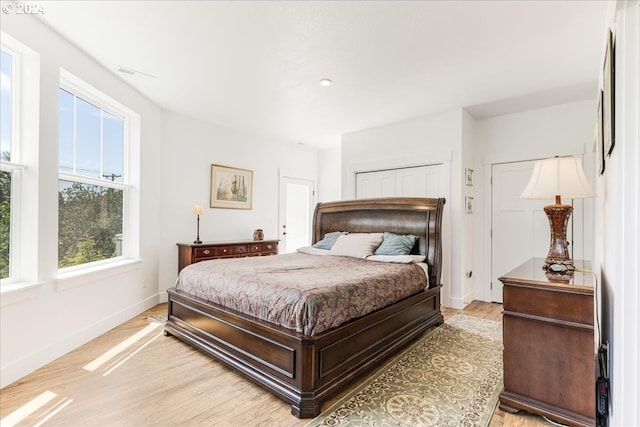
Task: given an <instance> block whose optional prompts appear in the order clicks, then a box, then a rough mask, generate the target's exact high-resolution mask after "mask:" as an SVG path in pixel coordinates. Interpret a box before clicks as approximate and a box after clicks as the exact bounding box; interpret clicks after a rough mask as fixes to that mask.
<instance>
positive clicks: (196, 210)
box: [193, 205, 202, 245]
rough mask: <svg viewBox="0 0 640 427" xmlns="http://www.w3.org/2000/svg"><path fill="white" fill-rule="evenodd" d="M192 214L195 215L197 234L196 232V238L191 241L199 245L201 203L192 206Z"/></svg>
mask: <svg viewBox="0 0 640 427" xmlns="http://www.w3.org/2000/svg"><path fill="white" fill-rule="evenodd" d="M193 214H194V215H196V216H197V218H198V219H197V223H198V225H197V234H196V240H194V241H193V243H195V244H196V245H199V244H201V243H202V240H200V215H201V214H202V205H194V206H193Z"/></svg>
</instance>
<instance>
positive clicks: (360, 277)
mask: <svg viewBox="0 0 640 427" xmlns="http://www.w3.org/2000/svg"><path fill="white" fill-rule="evenodd" d="M426 287H427V276H426V274H425V271H424V269H423V268H422V267H421V266H420V265H418V264H396V263H386V262H375V261H367V260H364V259H357V258H349V257H339V256H329V255H327V256H317V255H307V254H302V253H291V254H282V255H276V256H265V257H250V258H231V259H218V260H213V261H203V262H199V263H196V264H192V265H190V266H188V267H186V268H184V269H183V270H182V271H181V272H180V276H179V277H178V280H177V283H176V288H177V289H178V290H180V291H182V292H184V293H186V294H188V295H192V296H196V297H199V298H203V299H205V300H207V301H211V302H213V303H216V304H220V305H222V306H225V307H228V308H231V309H234V310H237V311H240V312H242V313H245V314H249V315H251V316H254V317H257V318H259V319H262V320H267V321H269V322H272V323H276V324H278V325H281V326H284V327H286V328H289V329H293V330H295V331H296V332H300V333H303V334H306V335H315V334H319V333H321V332H323V331H326V330H328V329H331V328H333V327H335V326H339V325H341V324H342V323H344V322H346V321H348V320H351V319H355V318H358V317H361V316H363V315H365V314H367V313H370V312H372V311H374V310H377V309H379V308H382V307H385V306H387V305H389V304H391V303H393V302H395V301H398V300H400V299H402V298H404V297H407V296H410V295H412V294H415V293H417V292H419V291H420V290H423V289H425V288H426Z"/></svg>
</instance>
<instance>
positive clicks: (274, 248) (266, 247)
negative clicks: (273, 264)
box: [262, 242, 278, 255]
mask: <svg viewBox="0 0 640 427" xmlns="http://www.w3.org/2000/svg"><path fill="white" fill-rule="evenodd" d="M262 251H263V252H265V253H268V255H272V254H273V255H275V254H277V253H278V243H277V242H274V243H263V244H262Z"/></svg>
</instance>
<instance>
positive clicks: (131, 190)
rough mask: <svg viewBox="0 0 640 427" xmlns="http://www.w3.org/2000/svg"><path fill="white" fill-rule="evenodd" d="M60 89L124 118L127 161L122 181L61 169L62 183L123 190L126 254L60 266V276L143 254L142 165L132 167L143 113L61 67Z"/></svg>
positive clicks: (124, 247)
mask: <svg viewBox="0 0 640 427" xmlns="http://www.w3.org/2000/svg"><path fill="white" fill-rule="evenodd" d="M60 89H63V90H66V91H68V92H69V93H71V94H73V95H75V96H76V97H78V98H82V99H83V100H85V101H87V102H89V103H91V104H93V105H95V106H97V107H98V108H101V109H103V110H105V111H107V112H108V113H109V114H112V115H114V116H115V117H118V118H121V119H124V147H123V152H124V163H123V171H122V172H123V173H122V174H123V177H122V182H115V181H111V180H107V179H99V178H90V177H85V176H80V175H74V174H68V173H61V172H58V182H59V181H61V180H64V181H71V182H79V183H82V184H89V185H97V186H100V187H108V188H114V189H118V190H122V191H123V203H122V218H123V224H122V234H123V236H124V240H123V244H122V255H120V256H116V257H113V258H109V259H105V260H100V261H94V262H89V263H84V264H78V265H75V266H70V267H63V268H58V275H59V277H62V276H67V275H69V274H73V273H76V272H81V273H83V272H85V271H90V270H94V269H96V268H97V269H99V268H101V267H103V266H107V267H108V266H112V265H114V264H115V265H118V264H121V263H123V262H128V261H129V260H131V259H137V258H138V257H139V243H138V240H139V227H140V225H139V215H137V212H139V196H138V194H139V191H136V187H137V185H136V183H137V182H139V172H138V173H137V174H134V173H133V172H134V171H137V170H139V167H138V168H131V165H132V164H135V162H136V161H137V164H139V150H140V116H139V115H138V114H137V113H135V112H134V111H133V110H131V109H129V108H128V107H126V106H124V105H122V104H121V103H120V102H118V101H116V100H115V99H113V98H112V97H110V96H109V95H107V94H105V93H103V92H101V91H100V90H98V89H96V88H95V87H93V86H91V85H90V84H88V83H86V82H85V81H83V80H82V79H80V78H78V77H76V76H75V75H73V74H71V73H70V72H68V71H66V70H64V69H60Z"/></svg>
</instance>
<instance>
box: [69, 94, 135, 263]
mask: <svg viewBox="0 0 640 427" xmlns="http://www.w3.org/2000/svg"><path fill="white" fill-rule="evenodd" d="M59 106H60V112H59V138H58V141H59V147H58V152H59V158H58V165H59V166H58V172H59V181H58V267H59V268H64V267H71V266H77V265H80V264H85V263H89V262H95V261H102V260H106V259H109V258H114V257H118V256H121V255H123V254H122V239H123V229H124V227H123V208H124V203H123V202H124V197H125V192H126V176H125V173H124V172H125V171H124V152H125V151H124V150H125V119H124V118H120V117H118V116H117V115H116V114H112V113H110V112H108V111H106V110H105V109H103V108H101V107H99V106H97V105H96V104H95V103H92V102H89V101H87V100H85V99H83V98H82V97H80V96H78V95H77V94H74V93H72V92H71V91H69V90H65V89H60V104H59Z"/></svg>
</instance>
